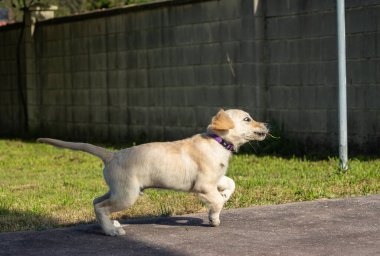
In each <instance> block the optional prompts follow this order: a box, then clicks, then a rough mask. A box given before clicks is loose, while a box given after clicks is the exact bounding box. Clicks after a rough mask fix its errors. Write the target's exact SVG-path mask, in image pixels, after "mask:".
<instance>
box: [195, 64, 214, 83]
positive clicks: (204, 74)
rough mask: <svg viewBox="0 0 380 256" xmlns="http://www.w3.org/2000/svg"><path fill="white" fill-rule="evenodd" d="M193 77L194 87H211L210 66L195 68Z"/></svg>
mask: <svg viewBox="0 0 380 256" xmlns="http://www.w3.org/2000/svg"><path fill="white" fill-rule="evenodd" d="M194 77H195V85H196V86H204V85H212V73H211V66H208V65H202V66H195V67H194Z"/></svg>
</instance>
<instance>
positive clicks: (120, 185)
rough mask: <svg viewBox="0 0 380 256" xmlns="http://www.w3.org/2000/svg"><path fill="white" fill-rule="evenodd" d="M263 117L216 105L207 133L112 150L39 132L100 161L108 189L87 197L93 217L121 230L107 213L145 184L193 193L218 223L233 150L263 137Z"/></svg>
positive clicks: (230, 187) (113, 231)
mask: <svg viewBox="0 0 380 256" xmlns="http://www.w3.org/2000/svg"><path fill="white" fill-rule="evenodd" d="M268 132H269V131H268V128H267V127H266V125H265V124H264V123H259V122H256V121H254V120H253V119H252V117H251V116H250V115H249V114H248V113H246V112H244V111H242V110H237V109H230V110H227V111H224V110H220V111H219V112H218V113H217V114H216V115H215V116H214V117H213V118H212V120H211V124H210V125H209V126H208V128H207V133H204V134H198V135H195V136H193V137H191V138H188V139H184V140H178V141H174V142H154V143H147V144H142V145H139V146H134V147H131V148H127V149H123V150H120V151H117V152H111V151H108V150H106V149H104V148H101V147H97V146H94V145H91V144H86V143H74V142H65V141H60V140H55V139H48V138H40V139H38V140H37V141H39V142H44V143H48V144H51V145H54V146H57V147H62V148H69V149H73V150H81V151H85V152H87V153H90V154H93V155H95V156H97V157H99V158H100V159H102V160H103V162H104V165H105V167H104V169H103V174H104V179H105V181H106V183H107V184H108V186H109V191H108V192H107V193H106V194H104V195H103V196H101V197H98V198H96V199H95V200H94V201H93V204H94V211H95V214H96V219H97V220H98V222H99V224H100V225H101V227H102V229H103V230H104V232H105V233H106V234H107V235H110V236H118V235H124V234H125V230H124V229H123V228H122V227H121V225H120V223H119V222H117V221H111V220H110V218H109V215H110V213H112V212H117V211H121V210H123V209H126V208H128V207H130V206H132V205H133V203H134V202H135V201H136V200H137V198H138V197H139V195H140V193H141V192H142V191H143V190H144V189H148V188H165V189H174V190H177V191H187V192H193V193H197V194H198V195H199V196H200V198H201V199H202V200H203V201H204V202H205V203H206V204H207V205H208V208H209V215H208V216H209V221H210V225H211V226H218V225H219V224H220V220H219V214H220V211H221V210H222V208H223V205H224V203H225V202H227V200H228V199H229V198H230V196H231V195H232V193H233V192H234V190H235V183H234V181H233V180H232V179H230V178H228V177H227V176H225V175H226V173H227V168H228V162H229V159H230V157H231V155H232V152H233V151H237V150H238V148H239V147H240V146H241V145H243V144H244V143H246V142H248V141H251V140H258V141H261V140H264V139H265V137H266V136H267V134H268Z"/></svg>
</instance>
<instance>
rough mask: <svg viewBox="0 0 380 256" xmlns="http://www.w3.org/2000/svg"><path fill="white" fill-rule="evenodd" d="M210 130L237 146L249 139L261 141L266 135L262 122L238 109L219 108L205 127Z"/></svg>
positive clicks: (266, 129) (265, 127)
mask: <svg viewBox="0 0 380 256" xmlns="http://www.w3.org/2000/svg"><path fill="white" fill-rule="evenodd" d="M207 130H208V132H212V133H215V134H217V135H218V136H220V137H222V138H223V139H224V140H226V141H228V142H230V143H232V144H233V145H234V146H235V148H239V147H240V146H241V145H243V144H244V143H246V142H248V141H251V140H258V141H262V140H264V139H265V138H266V136H267V135H268V132H269V130H268V128H267V126H266V125H265V124H264V123H260V122H256V121H255V120H253V118H252V117H251V116H250V115H249V114H248V113H247V112H244V111H242V110H239V109H229V110H226V111H224V110H223V109H221V110H220V111H219V112H218V113H217V114H216V115H215V116H214V117H213V118H212V120H211V124H210V125H209V126H208V127H207Z"/></svg>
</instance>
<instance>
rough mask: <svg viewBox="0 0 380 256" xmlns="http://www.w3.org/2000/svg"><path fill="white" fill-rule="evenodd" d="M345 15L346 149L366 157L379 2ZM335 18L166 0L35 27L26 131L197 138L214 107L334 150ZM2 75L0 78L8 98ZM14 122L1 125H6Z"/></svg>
mask: <svg viewBox="0 0 380 256" xmlns="http://www.w3.org/2000/svg"><path fill="white" fill-rule="evenodd" d="M346 7H347V9H346V23H347V61H348V62H347V71H348V78H347V82H348V106H349V116H348V121H349V142H350V145H352V146H353V147H355V148H356V149H357V151H359V152H371V151H372V152H371V153H373V150H376V148H378V146H379V145H380V132H379V131H380V129H379V128H380V127H379V125H380V122H379V121H378V120H380V119H379V117H380V106H379V102H380V101H379V100H378V98H379V95H378V94H379V91H380V90H379V79H380V75H379V72H378V70H379V67H380V65H379V50H378V49H380V46H379V42H380V40H379V38H380V37H379V35H380V34H379V29H378V28H379V27H380V26H379V24H380V23H379V20H380V17H379V13H380V12H379V10H380V9H379V8H380V1H378V0H363V1H357V0H348V1H346ZM335 15H336V13H335V2H334V1H330V0H308V1H304V0H289V1H276V0H266V1H263V0H234V1H231V0H218V1H217V0H208V1H199V0H190V1H189V0H173V1H170V0H169V1H166V2H158V3H153V4H148V5H142V6H137V7H127V8H120V9H116V10H109V11H102V12H98V13H92V14H86V15H79V16H73V17H66V18H59V19H54V20H50V21H44V22H39V23H38V24H37V27H36V31H35V35H34V40H33V42H32V44H31V45H29V46H26V48H25V49H26V51H27V54H26V55H27V56H26V68H27V70H26V79H27V81H28V83H27V94H28V110H29V124H30V127H31V129H32V130H33V132H35V133H39V134H43V135H46V136H52V137H59V138H67V139H75V140H85V141H108V142H127V141H131V140H135V141H152V140H171V139H178V138H183V137H186V136H189V135H191V134H194V133H196V132H201V131H204V130H205V127H206V126H207V125H208V122H209V121H210V118H211V117H212V116H213V115H214V114H215V113H216V111H217V110H218V109H219V108H220V107H223V108H242V109H246V110H248V111H249V112H251V113H252V115H253V116H254V117H255V118H256V119H258V120H263V121H267V122H272V123H276V124H277V125H278V126H280V128H282V129H283V132H284V133H285V136H287V137H291V138H292V139H294V140H296V141H298V142H299V143H300V144H303V145H305V148H307V147H308V145H309V144H314V145H317V146H318V145H319V146H320V145H323V146H326V147H330V148H334V147H336V145H337V130H338V124H337V122H338V121H337V63H336V29H335V28H336V21H335V20H336V16H335ZM9 31H10V32H7V31H5V30H3V29H0V36H1V37H2V38H8V37H9V38H10V36H8V34H6V33H11V31H13V30H12V29H10V30H9ZM13 32H14V31H13ZM13 32H12V33H13ZM6 41H8V39H7V40H6ZM1 43H2V41H1ZM11 45H12V43H11V42H8V43H4V47H1V48H0V52H1V54H3V55H4V54H7V50H6V49H7V48H9V47H11ZM33 51H34V55H33V54H28V53H30V52H33ZM12 59H14V56H9V58H4V59H3V58H2V59H1V60H0V63H1V65H2V66H4V65H5V66H7V65H8V64H7V63H8V62H11V61H12ZM33 63H34V65H33ZM12 74H13V73H12V72H11V71H8V70H7V69H2V71H1V81H11V82H4V83H2V84H1V90H2V91H4V92H5V93H6V94H7V95H8V94H11V92H12V93H13V92H14V90H13V89H6V88H7V86H6V84H12V86H13V83H14V76H12ZM10 77H12V78H10ZM3 78H4V79H3ZM12 79H13V80H12ZM3 84H4V86H3ZM12 88H15V87H14V86H13V87H12ZM4 95H5V94H4ZM14 97H16V96H14ZM16 98H17V97H16ZM7 100H8V97H7ZM4 102H5V103H4V104H2V105H1V107H0V109H2V110H1V111H3V112H6V111H7V110H5V109H8V108H10V107H9V106H10V105H11V106H14V107H16V106H17V101H14V102H16V104H13V105H12V104H10V103H9V102H8V101H4ZM7 113H8V112H7ZM12 113H13V112H12ZM15 113H16V114H15ZM17 115H18V114H17V111H15V112H14V113H13V114H12V118H13V119H12V118H11V119H9V118H3V117H2V118H1V122H3V123H7V122H8V123H7V125H8V126H9V127H11V126H12V125H13V126H14V127H17V126H18V123H17V121H16V119H17ZM8 117H10V116H9V114H8ZM9 120H12V121H9ZM7 125H5V127H7Z"/></svg>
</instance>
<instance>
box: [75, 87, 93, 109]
mask: <svg viewBox="0 0 380 256" xmlns="http://www.w3.org/2000/svg"><path fill="white" fill-rule="evenodd" d="M71 98H72V102H73V103H72V104H73V106H88V105H90V92H89V90H86V89H80V90H79V89H78V90H72V91H71Z"/></svg>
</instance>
